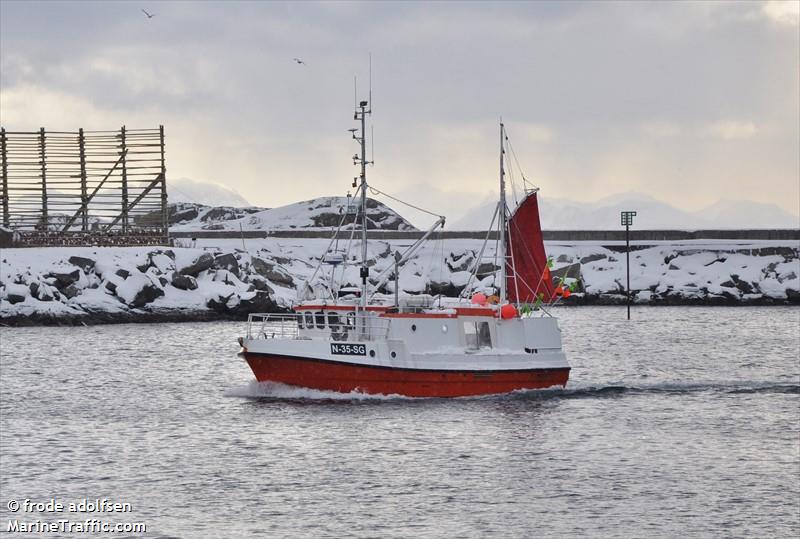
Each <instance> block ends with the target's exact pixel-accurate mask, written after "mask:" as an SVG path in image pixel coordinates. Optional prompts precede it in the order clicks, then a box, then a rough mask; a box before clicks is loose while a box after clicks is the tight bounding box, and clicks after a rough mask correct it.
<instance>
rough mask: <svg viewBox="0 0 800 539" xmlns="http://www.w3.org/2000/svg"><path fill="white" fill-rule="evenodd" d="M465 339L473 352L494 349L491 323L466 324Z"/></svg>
mask: <svg viewBox="0 0 800 539" xmlns="http://www.w3.org/2000/svg"><path fill="white" fill-rule="evenodd" d="M464 337H465V340H466V345H467V348H470V349H472V350H477V349H478V348H491V347H492V332H491V330H490V328H489V322H464Z"/></svg>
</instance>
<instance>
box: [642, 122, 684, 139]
mask: <svg viewBox="0 0 800 539" xmlns="http://www.w3.org/2000/svg"><path fill="white" fill-rule="evenodd" d="M642 131H643V132H644V133H645V134H646V135H649V136H651V137H674V136H676V135H679V134H680V133H681V128H680V126H678V125H677V124H674V123H672V122H648V123H645V124H643V125H642Z"/></svg>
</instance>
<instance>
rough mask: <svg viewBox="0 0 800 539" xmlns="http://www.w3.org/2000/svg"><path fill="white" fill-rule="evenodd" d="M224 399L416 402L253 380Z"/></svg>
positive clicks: (391, 396) (402, 397)
mask: <svg viewBox="0 0 800 539" xmlns="http://www.w3.org/2000/svg"><path fill="white" fill-rule="evenodd" d="M225 396H226V397H238V398H243V399H268V400H286V401H294V400H311V401H382V400H418V399H415V398H413V397H404V396H403V395H380V394H378V395H372V394H367V393H361V392H358V391H351V392H350V393H339V392H337V391H323V390H319V389H309V388H305V387H297V386H290V385H286V384H280V383H277V382H257V381H255V380H253V381H251V382H249V383H248V384H246V385H244V386H239V387H236V388H232V389H230V390H228V391H227V392H226V393H225Z"/></svg>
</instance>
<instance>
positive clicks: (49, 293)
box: [0, 238, 800, 319]
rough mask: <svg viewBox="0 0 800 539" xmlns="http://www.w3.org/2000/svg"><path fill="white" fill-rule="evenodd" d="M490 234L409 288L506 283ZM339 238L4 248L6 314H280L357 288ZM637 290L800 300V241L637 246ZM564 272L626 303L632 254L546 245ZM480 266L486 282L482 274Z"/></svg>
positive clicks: (456, 247) (384, 271) (647, 298)
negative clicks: (328, 257) (334, 260)
mask: <svg viewBox="0 0 800 539" xmlns="http://www.w3.org/2000/svg"><path fill="white" fill-rule="evenodd" d="M412 243H413V240H392V241H371V242H370V243H369V245H368V255H367V256H368V265H369V266H370V282H371V283H372V284H373V285H378V284H381V283H380V282H379V280H381V277H383V276H386V277H388V279H386V280H385V281H384V283H383V284H384V286H382V287H381V292H384V293H393V292H394V282H393V280H392V278H391V273H392V272H393V269H394V253H395V252H396V251H400V252H403V251H404V250H405V249H407V248H408V247H409V246H411V245H412ZM481 243H482V242H481V241H480V240H474V239H447V240H437V241H430V242H428V243H426V244H424V245H423V246H422V247H421V248H420V249H419V250H418V251H417V252H416V254H415V255H414V256H413V257H412V258H411V260H410V261H409V262H408V263H407V264H405V265H404V266H403V267H402V268H401V270H400V289H401V293H403V294H419V293H425V292H427V293H434V294H436V293H443V294H446V295H456V294H458V293H459V292H461V291H462V289H464V287H465V286H469V290H470V291H472V290H484V291H487V292H491V291H492V290H493V288H492V287H493V286H494V285H495V275H494V273H495V270H496V269H497V265H496V261H495V260H494V243H490V244H489V245H488V246H487V250H486V253H485V254H484V257H483V258H482V259H481V260H477V255H478V253H479V251H480V247H481ZM328 245H329V240H326V239H313V238H309V239H306V238H302V239H301V238H267V239H252V240H247V242H246V247H247V251H245V250H243V249H241V240H238V239H236V240H235V239H199V240H198V242H197V246H196V247H195V248H152V247H127V248H124V247H106V248H98V247H63V248H33V249H4V250H3V251H2V253H1V254H0V319H2V318H12V317H20V316H44V317H47V316H52V317H61V316H70V315H72V316H75V315H83V314H94V313H153V312H161V311H173V312H174V311H207V312H218V313H227V314H236V315H243V314H244V313H246V312H264V311H274V310H279V309H284V308H288V307H290V306H291V305H292V304H293V303H294V302H295V301H297V291H298V289H299V290H303V289H305V285H304V283H306V282H307V281H309V280H311V279H312V277H313V278H314V280H313V281H312V285H313V287H314V289H316V290H319V291H325V290H330V288H331V286H332V285H331V283H338V284H339V285H341V286H357V285H358V284H359V283H360V278H359V268H358V267H357V266H356V265H354V264H351V263H355V262H357V260H358V259H359V258H360V253H361V247H360V242H358V241H354V242H353V243H352V244H351V245H350V249H349V250H348V249H347V245H346V242H344V241H343V242H340V243H339V244H338V245H334V246H333V247H334V248H335V247H338V251H337V252H338V253H339V254H340V255H341V256H342V257H343V258H345V259H346V260H347V261H348V262H350V263H346V264H340V265H337V266H332V265H328V264H323V265H322V266H321V269H320V270H319V271H317V267H318V265H319V261H320V258H321V257H322V255H323V254H324V253H325V249H326V247H327V246H328ZM633 248H634V250H633V251H632V252H631V260H630V266H631V289H632V291H633V294H634V297H635V301H637V302H641V303H676V302H678V303H680V302H683V303H687V302H688V303H692V302H698V303H737V302H747V301H762V302H764V301H767V302H778V303H783V302H791V303H798V302H800V292H798V290H800V277H798V276H799V275H800V259H799V258H798V251H800V245H798V244H797V242H790V241H787V242H781V241H751V242H748V241H729V242H721V241H713V242H709V241H701V240H697V241H685V242H681V243H664V242H659V243H658V244H657V245H637V244H636V243H634V244H633ZM546 250H547V252H548V254H549V255H550V256H551V257H552V258H553V260H554V261H555V264H554V270H558V268H564V267H568V266H569V267H571V268H572V269H571V270H570V272H569V273H568V274H567V277H569V278H574V279H577V280H579V283H580V286H581V287H582V293H577V294H574V295H573V298H571V300H572V301H574V302H577V303H581V302H585V303H592V302H619V301H622V300H623V299H624V295H623V293H624V287H625V267H626V262H625V253H624V252H621V249H620V247H619V246H615V245H606V246H604V245H600V244H597V243H591V242H573V243H565V242H546ZM476 263H477V264H479V270H478V275H477V278H472V277H471V273H472V269H473V268H474V267H475V265H476Z"/></svg>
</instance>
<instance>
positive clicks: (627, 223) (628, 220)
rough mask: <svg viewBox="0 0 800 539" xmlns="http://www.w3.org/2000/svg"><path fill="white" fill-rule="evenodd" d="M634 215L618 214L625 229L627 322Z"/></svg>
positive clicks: (629, 213)
mask: <svg viewBox="0 0 800 539" xmlns="http://www.w3.org/2000/svg"><path fill="white" fill-rule="evenodd" d="M635 215H636V212H635V211H624V212H621V213H620V219H621V221H622V226H624V227H625V265H626V266H627V272H626V273H627V280H628V287H627V303H628V320H630V319H631V237H630V233H631V225H632V224H633V217H634V216H635Z"/></svg>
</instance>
